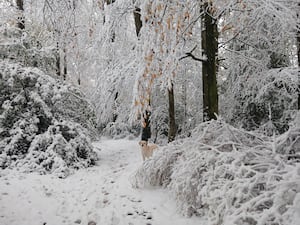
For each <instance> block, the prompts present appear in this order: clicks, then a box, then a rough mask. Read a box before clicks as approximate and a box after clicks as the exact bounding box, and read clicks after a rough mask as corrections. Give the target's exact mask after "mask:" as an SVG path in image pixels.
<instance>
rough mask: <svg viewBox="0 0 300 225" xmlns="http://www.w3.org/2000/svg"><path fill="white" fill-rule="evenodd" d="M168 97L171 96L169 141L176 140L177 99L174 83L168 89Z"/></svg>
mask: <svg viewBox="0 0 300 225" xmlns="http://www.w3.org/2000/svg"><path fill="white" fill-rule="evenodd" d="M168 97H169V134H168V142H172V141H174V140H175V136H176V121H175V101H174V88H173V83H172V84H171V88H170V89H168Z"/></svg>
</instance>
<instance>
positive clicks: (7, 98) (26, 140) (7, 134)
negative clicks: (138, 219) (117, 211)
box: [0, 61, 97, 176]
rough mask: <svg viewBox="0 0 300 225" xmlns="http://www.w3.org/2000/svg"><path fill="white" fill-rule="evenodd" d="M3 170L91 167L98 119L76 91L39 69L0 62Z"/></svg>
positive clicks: (60, 170)
mask: <svg viewBox="0 0 300 225" xmlns="http://www.w3.org/2000/svg"><path fill="white" fill-rule="evenodd" d="M0 106H1V107H0V167H1V168H7V167H9V168H11V167H21V168H22V169H24V170H25V171H39V172H41V173H46V172H54V173H56V174H58V175H59V176H66V175H67V174H68V168H80V167H86V166H89V165H93V164H94V163H95V160H96V159H97V156H96V154H95V153H94V152H93V148H92V147H91V142H90V139H89V136H90V134H91V133H92V132H93V131H94V129H95V115H94V113H93V110H92V108H91V106H90V105H89V103H88V102H87V101H86V100H85V99H84V96H83V95H82V94H81V93H80V91H78V90H77V89H76V88H74V87H72V86H69V85H66V84H64V83H62V82H61V81H59V80H57V79H53V78H52V77H50V76H48V75H46V74H44V73H43V72H42V71H40V70H38V69H37V68H28V67H22V66H21V65H19V64H13V63H10V62H8V61H7V62H6V61H3V62H1V63H0Z"/></svg>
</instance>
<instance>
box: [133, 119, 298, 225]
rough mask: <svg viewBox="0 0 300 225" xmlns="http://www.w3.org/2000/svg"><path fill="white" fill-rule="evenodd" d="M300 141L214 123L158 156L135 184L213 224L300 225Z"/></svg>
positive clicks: (146, 164)
mask: <svg viewBox="0 0 300 225" xmlns="http://www.w3.org/2000/svg"><path fill="white" fill-rule="evenodd" d="M299 137H300V130H299V127H298V128H297V127H293V128H291V130H290V131H289V132H288V133H285V134H283V135H282V136H280V137H278V138H276V139H275V140H273V139H272V138H269V137H265V136H263V135H260V134H256V133H252V132H246V131H244V130H239V129H236V128H234V127H232V126H230V125H228V124H226V123H224V122H223V121H221V120H218V121H210V122H207V123H204V124H201V125H200V126H198V127H197V128H196V129H195V130H194V131H193V134H192V137H190V138H186V139H183V140H179V141H177V142H174V143H173V144H170V145H169V146H167V147H164V148H161V149H160V150H158V151H157V152H156V153H155V154H154V157H152V158H150V159H149V160H147V161H145V162H144V164H143V165H142V166H141V167H140V168H139V169H138V170H137V172H136V173H135V174H134V176H133V177H132V180H131V182H132V184H133V186H135V187H146V186H149V185H150V186H153V185H154V186H155V185H163V186H165V187H167V188H168V189H170V191H171V192H172V193H173V195H174V197H175V198H176V199H177V201H178V203H179V204H178V205H179V206H180V209H181V210H182V212H183V214H185V215H189V216H190V215H198V216H205V217H207V219H208V220H209V224H218V225H221V224H222V225H223V224H224V225H233V224H237V225H245V224H248V225H256V224H265V225H267V224H286V225H288V224H289V225H291V224H294V225H296V224H297V223H298V221H299V219H300V214H299V209H300V164H299V158H298V156H300V149H299V145H298V144H297V143H299ZM291 150H293V152H292V155H291Z"/></svg>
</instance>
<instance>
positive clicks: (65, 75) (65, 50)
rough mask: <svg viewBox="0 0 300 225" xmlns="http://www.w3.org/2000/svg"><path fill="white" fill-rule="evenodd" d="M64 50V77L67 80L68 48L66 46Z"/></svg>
mask: <svg viewBox="0 0 300 225" xmlns="http://www.w3.org/2000/svg"><path fill="white" fill-rule="evenodd" d="M64 45H66V44H64ZM63 52H64V73H63V79H64V80H66V79H67V72H68V67H67V48H66V46H64V49H63Z"/></svg>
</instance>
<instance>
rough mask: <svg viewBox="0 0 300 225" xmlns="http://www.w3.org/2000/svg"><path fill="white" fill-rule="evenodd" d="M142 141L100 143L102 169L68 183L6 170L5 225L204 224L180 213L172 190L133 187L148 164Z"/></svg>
mask: <svg viewBox="0 0 300 225" xmlns="http://www.w3.org/2000/svg"><path fill="white" fill-rule="evenodd" d="M137 142H138V141H137V140H125V139H123V140H101V141H99V142H96V143H94V145H95V146H96V147H97V148H98V149H101V150H100V151H99V157H100V159H99V161H98V162H97V166H94V167H92V168H88V169H81V170H79V171H75V173H74V174H72V175H70V176H68V177H67V178H66V179H60V178H57V177H56V176H54V175H38V174H35V173H32V174H24V173H21V172H18V171H14V170H13V171H12V170H2V171H1V170H0V224H1V225H72V224H75V225H76V224H83V225H88V223H89V222H91V221H94V222H95V223H96V224H97V225H118V224H119V225H150V224H151V225H171V224H172V225H196V224H197V225H201V219H199V218H185V217H183V216H181V215H180V214H179V213H178V212H177V211H176V203H175V201H174V200H172V198H171V197H170V196H169V194H168V192H167V190H163V189H160V188H151V189H134V188H132V186H131V184H130V182H129V179H130V176H132V174H133V173H134V171H135V170H136V169H137V168H138V167H139V166H140V165H141V164H142V158H141V154H140V150H139V146H138V143H137ZM90 224H92V223H90ZM203 224H205V223H204V221H203Z"/></svg>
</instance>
